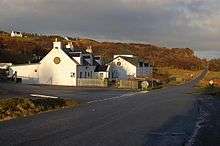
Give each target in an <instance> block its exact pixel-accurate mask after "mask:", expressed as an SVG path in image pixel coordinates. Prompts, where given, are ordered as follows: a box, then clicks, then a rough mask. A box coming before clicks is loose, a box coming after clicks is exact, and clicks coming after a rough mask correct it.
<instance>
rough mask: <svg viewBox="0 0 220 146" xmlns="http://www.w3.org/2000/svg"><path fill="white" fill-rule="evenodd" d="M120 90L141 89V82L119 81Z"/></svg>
mask: <svg viewBox="0 0 220 146" xmlns="http://www.w3.org/2000/svg"><path fill="white" fill-rule="evenodd" d="M118 88H124V89H140V88H141V82H140V81H137V80H119V81H118Z"/></svg>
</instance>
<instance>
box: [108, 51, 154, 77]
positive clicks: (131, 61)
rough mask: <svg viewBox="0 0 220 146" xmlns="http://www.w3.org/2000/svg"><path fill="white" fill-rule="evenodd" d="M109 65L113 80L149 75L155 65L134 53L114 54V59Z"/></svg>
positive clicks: (110, 75)
mask: <svg viewBox="0 0 220 146" xmlns="http://www.w3.org/2000/svg"><path fill="white" fill-rule="evenodd" d="M108 65H109V67H108V72H109V79H111V80H116V79H118V80H121V79H129V78H138V77H149V76H151V75H152V73H153V67H152V66H151V65H150V63H149V62H145V61H144V60H143V59H140V58H138V57H137V56H133V55H114V59H113V60H112V61H111V62H110V63H109V64H108Z"/></svg>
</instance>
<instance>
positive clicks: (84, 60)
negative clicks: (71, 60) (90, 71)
mask: <svg viewBox="0 0 220 146" xmlns="http://www.w3.org/2000/svg"><path fill="white" fill-rule="evenodd" d="M89 65H91V64H90V63H89V62H88V61H86V59H84V58H83V66H89Z"/></svg>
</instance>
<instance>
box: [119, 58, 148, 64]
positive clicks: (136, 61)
mask: <svg viewBox="0 0 220 146" xmlns="http://www.w3.org/2000/svg"><path fill="white" fill-rule="evenodd" d="M119 57H121V58H123V59H124V60H126V61H128V62H129V63H131V64H133V65H135V66H138V64H139V62H144V61H143V60H142V59H140V58H138V57H125V56H119Z"/></svg>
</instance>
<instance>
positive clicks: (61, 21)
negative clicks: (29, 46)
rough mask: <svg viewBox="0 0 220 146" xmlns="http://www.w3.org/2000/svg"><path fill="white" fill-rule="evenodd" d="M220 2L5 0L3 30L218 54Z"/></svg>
mask: <svg viewBox="0 0 220 146" xmlns="http://www.w3.org/2000/svg"><path fill="white" fill-rule="evenodd" d="M219 4H220V2H219V1H217V0H210V1H206V0H3V1H1V2H0V8H1V9H0V28H2V29H8V28H9V26H10V24H13V26H14V27H15V28H17V29H19V30H21V31H29V32H30V31H34V32H43V33H59V34H64V35H65V34H69V35H74V36H75V35H76V34H78V35H81V36H85V37H86V36H88V37H93V38H97V39H102V40H119V41H124V40H126V41H133V42H150V43H154V44H161V45H165V46H169V47H194V48H196V49H216V50H218V49H219V48H218V40H217V39H216V38H219V37H220V34H219V33H218V32H220V27H219V26H218V25H220V21H219V20H220V19H219V18H220V11H219V8H220V6H218V5H219ZM207 44H208V45H207Z"/></svg>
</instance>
